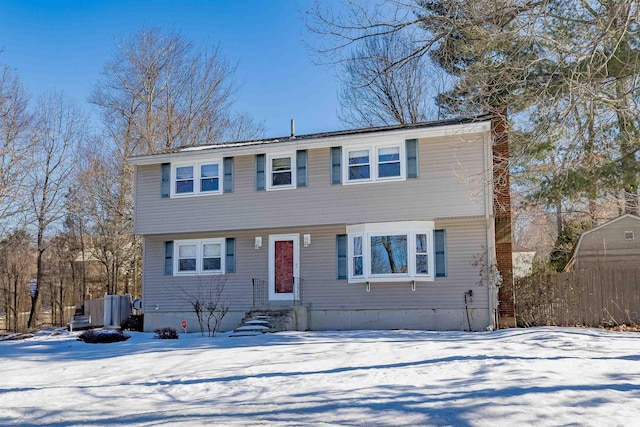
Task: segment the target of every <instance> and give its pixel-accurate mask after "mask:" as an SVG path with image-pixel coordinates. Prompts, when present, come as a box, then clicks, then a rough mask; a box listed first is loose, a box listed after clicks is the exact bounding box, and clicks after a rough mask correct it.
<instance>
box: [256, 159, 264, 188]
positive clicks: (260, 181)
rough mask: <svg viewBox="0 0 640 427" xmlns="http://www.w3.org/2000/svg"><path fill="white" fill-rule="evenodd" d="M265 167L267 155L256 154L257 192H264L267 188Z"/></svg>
mask: <svg viewBox="0 0 640 427" xmlns="http://www.w3.org/2000/svg"><path fill="white" fill-rule="evenodd" d="M264 167H265V155H264V154H256V190H264V188H265V187H264V185H265V176H264Z"/></svg>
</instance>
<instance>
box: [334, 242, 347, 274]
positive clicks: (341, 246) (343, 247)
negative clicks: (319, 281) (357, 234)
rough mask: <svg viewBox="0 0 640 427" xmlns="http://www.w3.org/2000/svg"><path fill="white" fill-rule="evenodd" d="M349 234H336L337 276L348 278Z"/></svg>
mask: <svg viewBox="0 0 640 427" xmlns="http://www.w3.org/2000/svg"><path fill="white" fill-rule="evenodd" d="M347 258H348V257H347V235H346V234H338V235H336V278H337V279H346V278H347Z"/></svg>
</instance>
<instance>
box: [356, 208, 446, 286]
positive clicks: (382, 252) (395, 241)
mask: <svg viewBox="0 0 640 427" xmlns="http://www.w3.org/2000/svg"><path fill="white" fill-rule="evenodd" d="M433 228H434V223H433V221H404V222H390V223H369V224H358V225H351V226H348V227H347V235H348V249H347V253H348V266H349V268H348V279H349V281H350V282H374V281H378V282H394V281H411V280H433V277H434V276H433V274H432V271H433V265H432V263H433V256H430V255H431V254H432V253H433Z"/></svg>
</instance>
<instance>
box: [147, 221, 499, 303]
mask: <svg viewBox="0 0 640 427" xmlns="http://www.w3.org/2000/svg"><path fill="white" fill-rule="evenodd" d="M435 226H436V228H438V229H446V232H447V263H448V265H447V270H448V276H447V277H442V278H440V277H438V278H436V279H435V281H433V282H419V283H417V285H416V290H415V291H412V290H411V284H410V283H409V282H406V283H372V284H371V291H370V292H366V289H365V285H364V284H353V283H348V281H347V280H338V279H336V274H335V271H336V264H335V263H336V252H335V251H336V235H337V234H343V233H345V231H346V225H344V224H343V225H330V226H309V227H287V228H282V229H261V230H244V231H229V232H216V233H192V234H163V235H154V236H145V238H144V263H143V266H144V276H143V277H144V279H143V280H144V287H143V289H144V294H143V301H144V307H143V308H144V310H145V311H156V308H155V306H156V305H157V306H158V309H157V311H158V312H173V311H185V310H186V311H188V310H189V306H188V299H189V297H188V295H189V294H190V295H194V294H196V293H197V292H198V289H199V287H200V289H206V287H207V286H211V284H214V285H215V283H216V281H217V280H225V300H226V301H227V302H229V304H230V306H231V309H232V310H246V309H248V308H249V307H250V306H251V304H252V285H251V279H252V278H258V279H262V280H265V281H267V280H268V277H267V276H268V253H269V247H268V240H269V238H268V237H269V235H270V234H290V233H299V234H300V238H301V239H302V235H303V234H310V235H311V245H310V246H309V247H306V248H305V247H303V245H302V244H300V277H301V278H302V279H303V285H302V299H303V303H304V304H305V305H307V306H308V307H309V310H311V311H313V310H341V309H349V310H364V309H383V310H386V309H407V310H409V309H461V308H464V292H465V291H467V290H469V289H473V290H474V299H473V303H472V304H471V306H470V308H474V309H484V308H487V307H488V304H489V302H488V290H487V288H486V287H479V286H478V284H477V282H478V278H479V271H478V268H477V267H474V266H473V263H474V260H475V257H476V256H477V255H478V254H480V253H482V252H483V250H484V248H486V247H487V246H488V245H487V241H486V236H487V233H486V220H485V218H483V217H471V218H465V219H448V220H438V221H436V223H435ZM256 236H261V237H262V241H263V245H262V248H260V249H257V250H256V249H254V238H255V237H256ZM216 237H235V238H236V272H235V273H230V274H227V275H225V276H224V279H221V277H220V276H201V277H200V278H198V277H185V276H182V277H175V276H165V275H164V274H163V273H164V242H165V241H169V240H176V239H197V238H216ZM300 243H302V242H300Z"/></svg>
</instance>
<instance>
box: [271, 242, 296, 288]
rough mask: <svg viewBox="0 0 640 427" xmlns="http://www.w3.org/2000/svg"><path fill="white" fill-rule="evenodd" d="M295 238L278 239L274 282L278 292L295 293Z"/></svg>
mask: <svg viewBox="0 0 640 427" xmlns="http://www.w3.org/2000/svg"><path fill="white" fill-rule="evenodd" d="M293 276H294V270H293V240H277V241H276V242H275V254H274V284H275V292H276V294H291V293H293V283H294V278H293Z"/></svg>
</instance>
